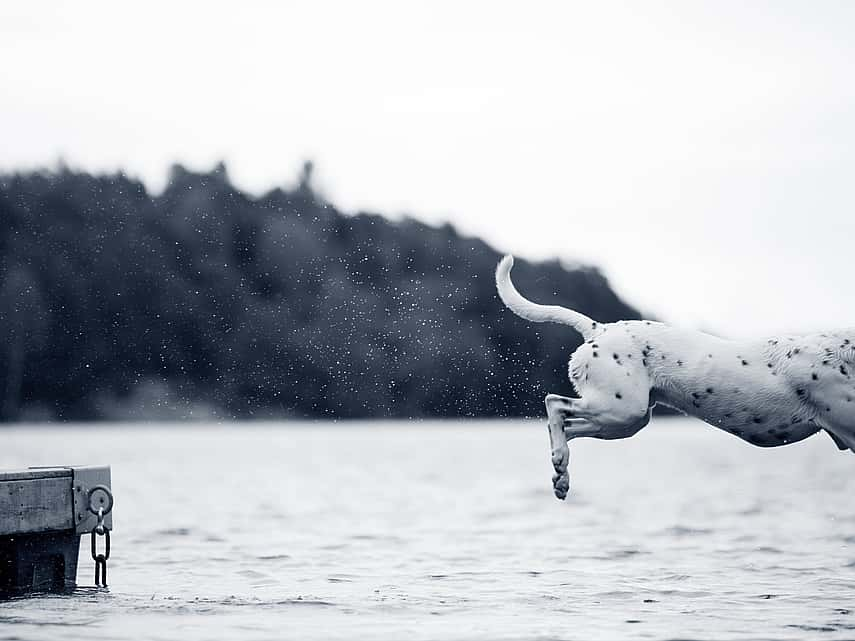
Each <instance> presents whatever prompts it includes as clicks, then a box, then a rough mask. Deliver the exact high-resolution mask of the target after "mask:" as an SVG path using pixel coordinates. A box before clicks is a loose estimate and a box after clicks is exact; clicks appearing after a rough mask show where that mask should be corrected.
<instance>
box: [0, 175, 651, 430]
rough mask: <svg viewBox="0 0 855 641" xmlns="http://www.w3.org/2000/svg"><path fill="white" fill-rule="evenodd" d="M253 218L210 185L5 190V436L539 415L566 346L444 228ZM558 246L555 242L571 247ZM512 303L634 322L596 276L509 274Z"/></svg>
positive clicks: (178, 182)
mask: <svg viewBox="0 0 855 641" xmlns="http://www.w3.org/2000/svg"><path fill="white" fill-rule="evenodd" d="M310 179H311V166H309V165H307V167H305V168H304V172H303V175H302V177H301V180H300V183H299V185H298V186H296V187H294V188H293V189H274V190H273V191H270V192H269V193H267V194H264V195H263V196H261V197H258V198H255V197H252V196H250V195H248V194H246V193H243V192H241V191H240V190H238V189H236V188H235V187H234V186H233V185H232V184H231V183H230V181H229V179H228V176H227V174H226V171H225V168H224V167H223V166H222V165H220V166H218V167H216V168H215V169H214V170H212V171H211V172H210V173H193V172H190V171H188V170H186V169H184V168H182V167H180V166H176V167H174V168H173V169H172V171H171V175H170V180H169V182H168V186H167V187H166V189H165V191H164V192H163V193H162V194H160V195H153V194H150V193H148V191H147V190H146V188H145V186H144V185H143V184H142V183H141V182H139V181H137V180H134V179H132V178H129V177H127V176H126V175H123V174H116V175H106V176H93V175H89V174H86V173H77V172H73V171H70V170H68V169H59V170H57V171H51V172H30V173H19V174H14V175H6V176H2V177H0V269H2V272H0V394H2V396H0V405H1V406H0V418H2V420H5V421H11V420H20V419H22V418H24V419H26V418H33V417H35V418H48V419H58V420H84V419H97V418H151V417H176V416H184V415H192V414H196V415H200V414H201V415H203V416H204V415H211V416H218V417H223V418H229V417H237V418H245V417H254V416H255V417H339V418H356V417H371V416H376V417H386V416H398V417H420V416H474V417H486V416H520V415H538V416H539V415H541V414H542V412H543V409H542V408H543V404H542V403H543V400H542V399H543V396H544V395H545V394H546V393H547V392H550V391H557V392H560V391H562V390H563V391H567V389H568V383H567V382H566V381H567V379H566V363H567V357H568V355H569V354H570V352H571V351H572V350H573V349H575V347H576V346H577V345H578V343H579V340H580V338H579V337H578V336H577V335H576V334H575V333H574V332H573V331H571V330H569V329H567V328H563V327H558V326H544V325H532V324H529V323H526V322H524V321H521V320H519V319H517V318H516V317H515V316H513V315H512V314H511V313H510V312H508V311H506V310H505V309H504V307H503V306H502V304H501V302H500V301H499V300H498V298H497V296H496V294H495V286H494V283H493V270H494V268H495V265H496V262H497V261H498V259H499V255H498V254H497V252H496V251H494V250H493V249H491V248H490V247H489V246H488V245H486V244H485V243H484V242H482V241H481V240H478V239H476V238H465V237H462V236H460V235H459V234H458V233H457V232H456V231H455V230H454V229H453V228H452V227H451V226H449V225H446V226H443V227H439V228H435V227H430V226H428V225H425V224H423V223H420V222H417V221H415V220H409V219H408V220H404V221H402V222H390V221H388V220H386V219H384V218H382V217H380V216H378V215H373V214H368V213H360V214H358V215H355V216H350V215H344V214H342V213H341V212H339V211H337V210H336V209H335V208H334V207H333V206H332V205H330V204H329V203H327V202H325V201H324V200H323V199H322V198H320V197H319V196H318V195H317V194H316V193H315V192H314V191H313V189H312V188H311V182H310ZM570 231H571V230H570V229H568V232H570ZM514 278H515V281H516V282H517V284H518V286H519V287H520V290H521V291H523V292H524V293H525V294H526V296H528V297H530V298H532V299H535V300H539V301H545V302H549V301H554V302H557V303H561V304H564V305H569V306H572V307H574V308H576V309H579V310H580V311H584V312H585V313H587V314H589V315H590V316H592V317H594V318H596V319H600V320H603V321H610V320H615V319H622V318H637V317H638V315H637V312H636V311H635V310H634V309H632V308H631V307H629V306H628V305H626V304H625V303H624V302H622V301H621V300H620V299H619V298H618V297H617V296H616V295H615V294H614V292H613V291H612V290H611V289H610V288H609V285H608V283H607V282H606V279H605V278H604V277H603V276H602V275H601V274H600V273H599V272H598V271H597V270H596V269H593V268H578V269H572V270H566V269H564V268H562V266H561V265H559V263H558V262H557V261H553V262H549V263H543V264H538V265H529V264H526V263H525V262H523V261H518V263H517V267H516V268H515V271H514Z"/></svg>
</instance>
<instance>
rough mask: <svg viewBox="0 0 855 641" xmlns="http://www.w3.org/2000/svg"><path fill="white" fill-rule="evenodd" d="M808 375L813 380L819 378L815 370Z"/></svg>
mask: <svg viewBox="0 0 855 641" xmlns="http://www.w3.org/2000/svg"><path fill="white" fill-rule="evenodd" d="M810 377H811V378H812V379H813V380H818V379H819V376H817V373H816V372H814V373H813V374H811V375H810Z"/></svg>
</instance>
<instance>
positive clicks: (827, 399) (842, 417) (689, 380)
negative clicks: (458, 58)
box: [496, 256, 855, 499]
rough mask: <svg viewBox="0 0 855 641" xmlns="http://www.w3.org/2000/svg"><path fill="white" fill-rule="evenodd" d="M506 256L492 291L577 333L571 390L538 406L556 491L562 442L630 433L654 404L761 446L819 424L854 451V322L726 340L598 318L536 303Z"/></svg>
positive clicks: (524, 312) (564, 457)
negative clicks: (542, 409) (518, 283)
mask: <svg viewBox="0 0 855 641" xmlns="http://www.w3.org/2000/svg"><path fill="white" fill-rule="evenodd" d="M512 266H513V257H512V256H505V257H504V259H502V261H501V262H500V263H499V266H498V268H497V269H496V286H497V288H498V290H499V297H500V298H501V299H502V301H503V302H504V303H505V305H507V306H508V308H509V309H511V311H513V312H514V313H515V314H517V315H519V316H521V317H522V318H525V319H527V320H530V321H533V322H554V323H562V324H565V325H569V326H571V327H573V328H574V329H576V330H577V331H578V332H579V333H581V334H582V336H583V337H584V339H585V342H584V343H583V344H582V345H581V346H580V347H579V348H578V349H577V350H576V351H575V352H574V353H573V355H572V356H571V358H570V365H569V375H570V382H571V384H572V386H573V389H574V391H575V393H576V396H575V397H566V396H559V395H557V394H549V395H548V396H547V397H546V414H547V417H548V425H549V438H550V444H551V447H552V465H553V467H554V468H555V475H554V476H553V479H552V481H553V487H554V490H555V495H556V496H557V497H558V498H559V499H564V498H565V497H566V496H567V492H568V491H569V490H570V477H569V474H568V471H567V468H568V464H569V460H570V450H569V448H568V446H567V442H568V441H570V440H571V439H574V438H579V437H583V436H588V437H593V438H601V439H617V438H628V437H630V436H632V435H633V434H635V433H637V432H638V431H639V430H640V429H641V428H643V427H644V426H645V425H647V423H648V422H649V421H650V415H651V411H652V409H653V406H654V405H655V404H656V403H662V404H664V405H667V406H669V407H672V408H674V409H677V410H679V411H681V412H684V413H686V414H688V415H690V416H695V417H697V418H699V419H701V420H703V421H705V422H707V423H709V424H710V425H713V426H715V427H718V428H719V429H722V430H724V431H726V432H730V433H731V434H734V435H735V436H738V437H739V438H741V439H743V440H745V441H747V442H749V443H751V444H752V445H758V446H760V447H777V446H779V445H787V444H789V443H795V442H796V441H801V440H802V439H805V438H807V437H808V436H811V435H813V434H815V433H816V432H818V431H819V430H825V431H826V432H827V433H828V434H829V435H830V436H831V438H832V439H833V440H834V442H835V443H836V444H837V447H838V448H840V449H841V450H847V449H848V450H852V451H855V380H853V378H852V374H853V373H855V345H853V342H855V329H850V330H839V331H831V332H825V333H821V334H808V335H804V336H783V337H780V338H770V339H768V340H763V341H730V340H725V339H722V338H718V337H716V336H711V335H709V334H705V333H703V332H698V331H691V330H685V329H678V328H675V327H670V326H668V325H666V324H664V323H658V322H653V321H644V320H641V321H619V322H616V323H598V322H596V321H594V320H592V319H590V318H588V317H587V316H585V315H584V314H580V313H579V312H576V311H573V310H572V309H567V308H566V307H559V306H557V305H538V304H536V303H533V302H531V301H529V300H526V299H525V298H523V297H522V295H520V293H519V292H518V291H517V290H516V288H515V287H514V285H513V283H512V282H511V277H510V272H511V267H512Z"/></svg>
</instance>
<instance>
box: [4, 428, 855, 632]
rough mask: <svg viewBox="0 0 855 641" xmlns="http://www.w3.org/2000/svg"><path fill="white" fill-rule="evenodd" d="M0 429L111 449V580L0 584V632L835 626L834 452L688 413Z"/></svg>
mask: <svg viewBox="0 0 855 641" xmlns="http://www.w3.org/2000/svg"><path fill="white" fill-rule="evenodd" d="M547 443H548V437H547V434H546V428H545V427H544V425H543V423H542V422H474V423H473V422H443V423H437V422H411V423H408V422H395V423H377V424H368V423H347V424H341V423H340V424H325V423H313V424H289V425H277V424H261V425H259V424H246V423H243V424H228V425H219V426H212V425H206V426H191V427H188V426H186V425H156V426H148V425H145V426H143V425H101V426H65V427H32V426H30V427H16V428H12V429H3V430H0V467H3V468H9V467H12V468H14V467H24V466H28V465H57V464H60V465H64V464H71V465H73V464H101V463H107V464H110V465H112V466H113V489H114V492H115V495H116V507H115V511H114V519H115V525H116V530H115V533H114V536H113V556H112V559H111V561H110V582H111V586H110V588H109V591H103V590H95V589H94V588H88V587H85V586H91V585H92V581H93V565H92V562H91V560H90V559H89V558H88V550H87V547H88V537H87V538H85V539H84V541H83V544H84V547H83V548H82V549H81V565H80V571H79V576H78V581H79V583H80V585H81V586H83V587H81V588H79V589H78V590H77V591H75V592H74V593H73V594H71V595H69V596H43V597H37V598H31V599H25V600H14V601H6V602H0V639H27V640H29V639H59V638H61V639H64V640H74V639H81V640H83V639H85V640H87V641H90V640H91V639H93V638H108V639H140V640H142V639H146V640H156V639H178V638H180V639H182V640H183V641H194V640H203V639H232V640H236V641H250V640H255V639H301V640H302V639H389V640H392V639H394V640H399V639H401V638H407V639H408V640H409V641H418V640H420V639H461V640H468V639H479V640H482V639H483V640H486V639H580V640H581V639H616V638H640V639H642V638H643V639H678V638H679V639H693V638H694V639H852V638H855V500H854V499H855V456H853V455H852V454H844V453H839V452H838V451H837V448H836V447H835V446H834V444H833V443H832V442H831V440H830V439H828V438H827V437H825V436H824V435H817V436H815V437H813V438H811V439H809V440H808V441H806V442H803V443H800V444H796V445H792V446H788V447H783V448H776V449H770V450H763V449H758V448H754V447H751V446H749V445H746V444H744V443H742V442H740V441H738V440H736V439H735V438H733V437H731V436H729V435H727V434H724V433H722V432H718V431H716V430H714V429H712V428H709V427H706V426H704V425H703V424H701V423H698V422H696V421H694V420H689V419H671V420H666V419H660V420H659V421H658V422H654V425H651V426H650V427H648V428H647V429H645V430H644V431H642V432H641V433H640V434H639V435H637V436H636V437H634V438H632V439H628V440H625V441H614V442H599V441H578V442H574V443H573V445H572V447H571V455H572V460H571V480H572V483H573V487H572V490H571V495H570V498H569V499H568V501H567V502H560V501H558V500H556V499H554V498H553V497H552V493H551V482H550V477H551V467H550V464H549V452H548V446H547Z"/></svg>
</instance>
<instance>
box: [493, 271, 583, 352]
mask: <svg viewBox="0 0 855 641" xmlns="http://www.w3.org/2000/svg"><path fill="white" fill-rule="evenodd" d="M513 265H514V257H513V256H510V255H508V256H505V257H504V258H503V259H502V260H501V262H499V266H498V267H496V289H498V290H499V298H501V299H502V302H503V303H504V304H505V305H507V306H508V309H510V310H511V311H512V312H513V313H514V314H516V315H517V316H521V317H522V318H525V319H526V320H530V321H532V322H535V323H561V324H563V325H570V327H573V328H574V329H576V331H578V332H579V333H580V334H582V336H584V337H585V339H589V338H591V337H592V336H593V335H594V332H595V331H596V329H597V323H596V322H594V321H593V320H591V319H590V318H588V317H587V316H585V315H584V314H580V313H579V312H574V311H573V310H572V309H568V308H566V307H560V306H558V305H538V304H537V303H532V302H531V301H530V300H527V299H525V298H523V296H522V294H520V293H519V292H518V291H517V288H516V287H514V284H513V283H512V282H511V267H513Z"/></svg>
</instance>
